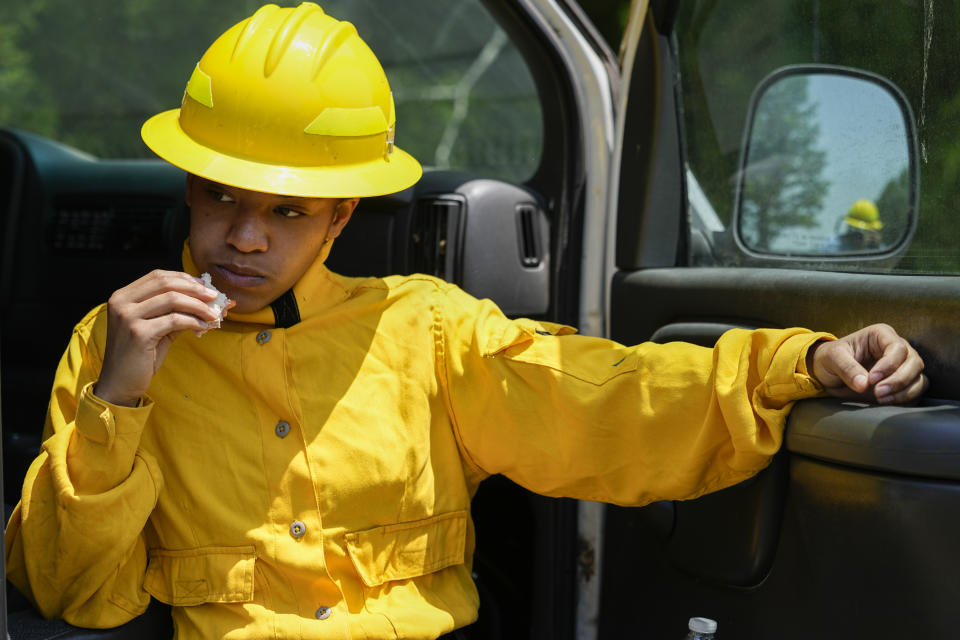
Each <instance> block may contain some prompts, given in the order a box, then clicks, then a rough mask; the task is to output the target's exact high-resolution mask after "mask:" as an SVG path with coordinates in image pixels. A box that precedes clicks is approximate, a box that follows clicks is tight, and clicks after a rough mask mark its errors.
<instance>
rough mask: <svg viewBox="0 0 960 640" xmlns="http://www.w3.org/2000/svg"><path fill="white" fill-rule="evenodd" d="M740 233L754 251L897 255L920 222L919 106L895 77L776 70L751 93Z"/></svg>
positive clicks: (737, 216)
mask: <svg viewBox="0 0 960 640" xmlns="http://www.w3.org/2000/svg"><path fill="white" fill-rule="evenodd" d="M744 131H745V135H744V141H743V146H742V148H741V158H740V170H739V172H738V173H737V191H736V193H737V195H736V203H735V208H734V229H735V239H736V242H737V245H738V247H739V248H740V250H741V251H743V252H744V253H746V254H748V255H751V256H753V257H756V258H765V259H768V260H769V259H774V260H776V259H781V260H783V259H789V260H796V261H804V259H809V258H814V259H816V260H817V261H818V262H820V261H827V262H830V261H837V262H840V261H854V260H856V261H861V262H862V261H866V260H882V259H887V258H890V257H894V256H896V255H898V254H899V253H901V252H902V251H903V250H904V249H906V247H907V246H908V245H909V242H910V239H911V238H912V236H913V232H914V230H915V228H916V224H917V199H918V197H919V188H918V185H919V175H918V174H919V169H918V163H917V137H916V134H915V132H914V125H913V114H912V112H911V110H910V106H909V104H908V103H907V100H906V98H905V97H904V95H903V93H902V92H901V91H900V90H899V89H898V88H897V87H896V86H895V85H893V84H892V83H891V82H889V81H888V80H886V79H884V78H882V77H880V76H877V75H874V74H871V73H868V72H865V71H860V70H857V69H850V68H846V67H836V66H829V65H799V66H789V67H784V68H782V69H778V70H777V71H775V72H774V73H772V74H771V75H769V76H767V77H766V78H765V79H764V80H763V81H762V82H761V83H760V84H759V85H758V87H757V89H756V91H755V92H754V94H753V96H752V98H751V100H750V109H749V112H748V116H747V125H746V127H745V128H744Z"/></svg>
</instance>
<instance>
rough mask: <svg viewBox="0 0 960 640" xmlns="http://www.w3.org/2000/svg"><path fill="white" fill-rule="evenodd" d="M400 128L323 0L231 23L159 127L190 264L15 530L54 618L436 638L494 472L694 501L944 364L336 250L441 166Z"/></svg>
mask: <svg viewBox="0 0 960 640" xmlns="http://www.w3.org/2000/svg"><path fill="white" fill-rule="evenodd" d="M394 127H395V115H394V106H393V99H392V97H391V94H390V90H389V86H388V85H387V81H386V78H385V77H384V74H383V71H382V69H381V68H380V65H379V63H378V62H377V60H376V58H375V57H374V55H373V53H372V52H371V51H370V50H369V49H368V48H367V46H366V45H365V44H364V43H363V41H362V40H361V39H360V38H359V37H358V36H357V34H356V31H355V30H354V28H353V26H352V25H350V24H348V23H344V22H339V21H337V20H334V19H332V18H330V17H328V16H326V15H325V14H324V13H323V12H322V11H321V9H320V8H319V7H318V6H316V5H314V4H311V3H304V4H302V5H301V6H300V7H298V8H296V9H280V8H277V7H275V6H266V7H263V8H261V9H260V10H259V11H257V12H256V14H254V15H253V16H252V17H251V18H249V19H247V20H245V21H244V22H241V23H240V24H238V25H236V26H234V27H233V28H231V29H230V30H228V31H227V32H226V33H225V34H224V35H223V36H221V37H220V38H219V39H218V40H217V41H216V42H214V44H213V45H212V46H211V47H210V49H209V50H208V51H207V52H206V54H205V55H204V56H203V58H202V59H201V60H200V62H199V64H198V65H197V67H196V68H195V69H194V70H193V74H192V75H191V77H190V80H189V82H188V84H187V88H186V92H185V94H184V97H183V105H182V108H181V109H179V110H173V111H168V112H165V113H161V114H159V115H157V116H155V117H154V118H152V119H150V120H149V121H148V122H147V123H146V124H145V125H144V127H143V132H142V133H143V138H144V140H145V141H146V143H147V144H148V145H149V146H150V147H151V148H152V149H153V150H154V151H156V152H157V153H158V154H159V155H160V156H161V157H163V158H165V159H166V160H168V161H169V162H171V163H173V164H175V165H177V166H179V167H181V168H183V169H185V170H186V171H187V172H188V174H189V178H188V181H187V192H186V200H187V202H188V203H189V205H190V210H191V224H190V236H189V240H188V243H187V245H186V246H185V248H184V252H183V268H184V273H180V272H161V271H157V272H153V273H151V274H149V275H147V276H144V277H143V278H141V279H139V280H137V281H136V282H133V283H132V284H130V285H128V286H126V287H124V288H122V289H120V290H118V291H116V292H115V293H114V294H113V295H112V296H111V298H110V300H109V302H108V303H107V304H105V305H101V306H99V307H97V308H95V309H94V310H93V311H91V312H90V313H89V314H88V315H87V317H86V318H84V319H83V320H82V321H81V322H80V324H78V325H77V327H76V329H75V331H74V334H73V337H72V339H71V341H70V344H69V347H68V349H67V351H66V353H65V355H64V357H63V359H62V361H61V363H60V367H59V369H58V371H57V375H56V380H55V383H54V389H53V394H52V399H51V405H50V413H49V418H48V422H47V425H46V431H45V441H44V446H43V451H42V453H41V454H40V456H39V457H38V458H37V459H36V460H35V461H34V463H33V465H32V466H31V468H30V470H29V472H28V474H27V478H26V480H25V483H24V488H23V497H22V500H21V502H20V504H19V505H18V506H17V508H16V510H15V512H14V514H13V516H12V518H11V520H10V523H9V525H8V530H7V549H6V554H7V562H8V576H9V578H10V580H11V581H12V582H13V583H14V584H15V585H17V586H18V587H19V588H20V589H21V590H23V591H24V593H26V594H27V595H28V596H29V597H30V598H31V599H32V601H33V602H34V603H35V604H36V606H37V607H38V608H39V610H40V611H41V612H42V613H43V614H44V615H46V616H49V617H62V618H64V619H65V620H67V621H68V622H71V623H73V624H76V625H79V626H89V627H109V626H114V625H119V624H121V623H123V622H126V621H127V620H129V619H131V618H133V617H134V616H136V615H138V614H139V613H141V612H142V611H143V610H144V609H145V608H146V606H147V604H148V602H149V599H150V597H151V596H153V597H154V598H156V599H158V600H161V601H163V602H167V603H169V604H171V605H173V616H174V621H175V625H176V636H177V638H179V639H181V640H184V639H194V638H197V639H200V638H205V639H209V638H225V637H230V638H264V637H272V638H344V639H346V638H377V639H380V638H436V637H438V636H440V635H442V634H445V633H448V632H450V631H451V630H453V629H456V628H459V627H462V626H464V625H468V624H470V623H471V622H472V621H473V620H474V619H475V618H476V615H477V606H478V598H477V592H476V589H475V587H474V585H473V582H472V580H471V577H470V565H471V559H472V554H473V548H474V538H473V525H472V522H471V520H470V500H471V497H472V496H473V494H474V492H475V491H476V489H477V486H478V484H479V483H480V482H481V481H482V480H483V479H484V478H485V477H487V476H488V475H490V474H495V473H502V474H504V475H506V476H508V477H510V478H512V479H513V480H515V481H516V482H518V483H520V484H521V485H523V486H525V487H528V488H529V489H531V490H533V491H536V492H539V493H542V494H545V495H550V496H571V497H575V498H585V499H591V500H605V501H609V502H614V503H618V504H629V505H642V504H645V503H648V502H650V501H653V500H658V499H687V498H693V497H696V496H698V495H701V494H703V493H705V492H709V491H714V490H717V489H721V488H723V487H726V486H729V485H731V484H734V483H736V482H739V481H741V480H743V479H745V478H748V477H750V476H751V475H752V474H754V473H756V472H757V471H759V470H760V469H762V468H763V467H764V466H765V465H766V464H767V463H768V461H769V458H770V456H771V455H773V453H775V452H776V450H777V449H778V447H779V446H780V443H781V440H782V430H783V425H784V419H785V416H786V414H787V412H788V411H789V409H790V407H791V406H792V404H793V403H794V401H796V400H797V399H800V398H804V397H810V396H814V395H817V394H820V393H823V392H824V389H826V391H828V392H833V393H837V394H843V393H850V394H854V393H857V394H864V395H865V396H866V395H869V396H870V397H872V398H874V399H877V400H879V401H881V402H895V401H903V400H909V399H912V398H915V397H916V396H917V395H919V394H920V393H922V391H923V389H924V387H925V385H926V380H925V378H924V377H923V375H922V373H921V369H922V362H921V361H920V358H919V357H918V356H917V354H916V353H915V352H914V351H913V350H912V349H911V348H910V347H909V345H908V344H907V343H906V341H904V340H903V339H902V338H900V337H899V336H897V335H896V333H894V332H893V330H892V329H890V328H889V327H883V326H873V327H868V328H866V329H863V330H861V331H859V332H856V333H854V334H851V335H850V336H847V337H845V338H842V339H840V340H836V341H834V340H833V338H832V337H831V336H829V335H827V334H820V333H811V332H808V331H806V330H804V329H787V330H758V331H754V332H748V331H733V332H730V333H728V334H726V335H724V336H723V337H722V338H721V339H720V341H719V342H718V344H717V346H716V347H715V348H714V349H713V350H710V349H704V348H700V347H695V346H692V345H686V344H681V343H674V344H668V345H655V344H642V345H639V346H635V347H625V346H622V345H619V344H616V343H613V342H610V341H607V340H602V339H597V338H588V337H582V336H576V335H573V334H574V331H573V330H572V329H570V328H568V327H563V326H559V325H553V324H550V323H545V322H535V321H531V320H523V319H521V320H510V319H507V318H506V317H504V315H503V314H502V313H501V312H500V311H499V310H498V309H497V308H496V307H495V306H494V305H493V304H492V303H491V302H489V301H481V300H477V299H475V298H472V297H471V296H469V295H467V294H466V293H464V292H462V291H461V290H459V289H458V288H456V287H455V286H452V285H450V284H447V283H445V282H442V281H440V280H437V279H435V278H431V277H427V276H410V277H389V278H382V279H377V278H346V277H342V276H339V275H336V274H334V273H331V272H330V271H329V270H327V269H326V267H325V266H324V259H325V258H326V256H327V253H328V251H329V250H330V246H331V242H332V240H333V239H334V238H336V237H337V236H338V235H339V233H340V232H341V230H342V229H343V228H344V226H345V225H346V224H347V223H348V221H349V220H350V217H351V215H352V213H353V210H354V208H355V207H356V205H357V202H358V198H359V197H364V196H374V195H380V194H386V193H391V192H394V191H397V190H401V189H404V188H407V187H409V186H410V185H412V184H413V183H414V182H416V181H417V180H418V178H419V176H420V167H419V165H418V164H417V162H416V161H415V160H414V159H413V158H411V157H410V156H409V155H407V154H406V153H404V152H403V151H401V150H400V149H398V148H397V147H395V146H394V145H393V132H394ZM202 272H209V273H210V274H211V275H212V278H213V282H214V284H215V285H216V287H217V288H219V289H220V290H222V291H223V292H225V293H226V294H227V295H228V296H229V298H230V299H231V301H232V304H233V306H232V309H231V310H230V315H229V318H228V319H227V320H225V321H224V323H223V326H222V328H220V329H218V330H215V331H208V332H206V333H204V334H203V335H202V337H200V338H197V337H195V336H194V335H193V333H194V332H203V331H205V330H206V329H207V328H208V323H209V322H211V321H214V320H215V319H216V314H215V313H214V312H213V311H211V310H210V308H209V306H208V304H207V303H208V302H209V301H211V300H212V299H213V298H214V293H212V292H211V291H210V290H209V289H207V288H205V287H204V285H203V284H202V283H200V282H199V279H198V278H197V277H196V276H198V275H199V274H200V273H202ZM858 359H859V360H860V361H861V362H864V363H870V364H871V365H872V366H871V368H870V370H869V371H868V370H867V369H865V368H864V367H863V366H862V365H861V364H860V363H859V362H858ZM874 363H875V364H874Z"/></svg>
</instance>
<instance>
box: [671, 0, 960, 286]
mask: <svg viewBox="0 0 960 640" xmlns="http://www.w3.org/2000/svg"><path fill="white" fill-rule="evenodd" d="M958 31H960V3H957V2H933V1H932V0H891V1H889V2H882V3H881V2H874V1H873V0H830V1H827V0H763V1H759V0H757V1H751V2H736V3H733V2H720V1H719V0H687V1H684V2H681V4H680V17H679V20H678V27H677V32H678V35H677V45H678V51H679V58H680V73H681V84H682V90H683V99H684V118H683V120H684V128H685V133H686V139H687V153H688V162H689V164H690V167H691V170H692V171H693V172H694V173H695V174H696V176H697V178H698V179H699V181H700V184H701V186H702V187H703V189H704V191H705V192H706V193H707V195H708V197H709V199H710V201H711V203H712V204H713V206H714V207H715V208H716V210H717V213H718V215H719V216H720V217H721V219H722V220H723V221H724V222H725V223H726V224H729V221H730V218H731V210H732V206H733V202H734V185H735V180H732V177H733V176H734V175H735V173H736V170H737V164H738V160H739V152H740V143H741V139H742V135H743V127H744V121H745V118H746V115H747V106H748V104H749V100H750V95H751V93H752V91H753V89H754V87H755V86H756V85H757V84H758V83H759V82H760V81H761V80H762V79H763V78H764V77H765V76H766V75H768V74H769V73H771V72H772V71H773V70H775V69H777V68H779V67H781V66H784V65H788V64H801V63H812V62H816V63H828V64H837V65H845V66H849V67H856V68H859V69H865V70H867V71H871V72H873V73H877V74H879V75H882V76H884V77H886V78H887V79H889V80H891V81H892V82H893V83H894V84H895V85H897V86H898V87H899V88H900V89H901V90H902V91H903V93H904V95H905V96H906V98H907V100H908V102H909V103H910V105H911V107H912V111H913V117H914V122H915V126H916V130H917V135H918V138H919V149H920V153H919V158H917V161H918V163H919V169H920V191H919V194H920V201H919V211H918V224H917V228H916V234H915V236H914V237H913V241H912V243H911V245H910V247H909V249H908V250H907V252H906V253H905V254H904V255H903V256H902V258H901V259H900V260H899V261H897V262H896V263H894V264H884V265H879V266H877V265H876V264H874V265H869V266H866V267H860V266H859V265H857V264H856V263H851V264H850V265H848V266H847V267H846V268H851V269H858V268H868V269H870V270H894V271H901V272H925V273H958V272H960V225H957V224H956V223H955V222H954V220H953V218H954V216H955V213H954V211H953V200H954V198H955V190H956V185H957V179H958V177H960V176H958V173H960V135H958V122H960V120H958V116H960V68H958V65H957V54H958V45H957V42H958V38H957V36H958ZM870 160H871V159H870V158H865V159H864V161H865V162H869V161H870ZM904 178H905V176H904ZM908 186H909V185H906V184H903V180H901V181H899V182H898V183H897V184H895V185H891V190H890V192H889V193H888V194H887V197H888V198H898V199H900V201H902V200H903V198H904V196H905V191H906V190H907V187H908ZM831 268H833V267H831Z"/></svg>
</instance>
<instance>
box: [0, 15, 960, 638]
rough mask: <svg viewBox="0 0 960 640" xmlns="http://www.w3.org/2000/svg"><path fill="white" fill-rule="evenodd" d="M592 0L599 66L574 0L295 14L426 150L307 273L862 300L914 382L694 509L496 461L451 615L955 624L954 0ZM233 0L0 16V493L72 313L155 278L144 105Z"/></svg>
mask: <svg viewBox="0 0 960 640" xmlns="http://www.w3.org/2000/svg"><path fill="white" fill-rule="evenodd" d="M281 4H296V3H295V2H294V3H287V2H283V3H281ZM584 4H585V5H589V4H590V3H588V2H585V3H584ZM598 4H600V3H598ZM620 4H621V5H622V10H623V12H624V15H625V16H626V21H625V24H624V27H623V33H622V42H621V43H620V45H619V53H618V54H615V53H614V52H613V50H612V49H611V46H610V45H609V44H608V43H607V42H606V41H605V39H604V37H603V36H601V35H600V32H599V31H598V30H597V29H596V28H595V27H594V26H593V24H592V22H591V17H590V16H591V15H596V8H594V11H593V12H592V13H591V11H589V9H590V7H589V6H585V7H581V6H579V5H577V4H576V3H575V2H574V1H573V0H442V1H441V0H409V1H407V2H402V3H401V2H385V1H373V0H371V1H369V2H350V1H348V0H330V1H328V2H325V3H323V6H324V9H325V10H326V11H327V12H328V13H330V14H332V15H335V16H337V17H338V18H341V19H346V20H350V21H352V22H354V23H355V24H356V25H357V27H358V30H359V32H360V33H361V34H363V37H364V38H365V39H366V41H367V42H369V43H370V45H371V47H372V48H373V49H374V51H375V52H376V53H377V55H378V57H379V58H380V60H381V61H383V63H384V67H385V68H386V71H387V74H388V77H389V78H390V81H391V85H392V86H393V87H394V92H395V98H396V104H397V121H398V123H399V129H398V131H397V144H398V145H400V146H402V147H403V148H404V149H407V150H408V151H410V152H412V153H413V155H414V156H416V157H418V158H419V159H420V160H421V161H422V162H423V164H424V166H425V169H426V171H425V174H424V177H423V179H422V180H421V181H420V182H419V183H418V184H417V185H415V186H414V187H412V188H410V189H408V190H406V191H404V192H401V193H398V194H394V195H391V196H384V197H379V198H370V199H366V200H364V201H362V202H361V205H360V207H359V209H358V211H357V213H356V215H354V222H352V223H351V225H350V227H348V229H347V231H346V232H345V233H344V235H343V236H342V237H341V238H340V239H339V240H338V241H337V247H336V248H335V250H334V252H333V254H332V256H331V258H330V260H329V264H330V266H331V267H332V268H333V269H334V270H335V271H339V272H342V273H345V274H348V275H386V274H389V273H413V272H423V273H430V274H434V275H437V276H440V277H443V278H446V279H448V280H451V281H453V282H456V283H458V284H459V285H461V286H462V287H463V288H465V289H466V290H467V291H469V292H471V293H473V294H474V295H477V296H481V297H490V298H492V299H493V300H494V301H496V302H497V303H498V304H499V305H500V306H501V307H502V308H503V309H504V310H505V312H507V313H508V314H510V315H514V316H527V317H533V318H536V319H542V320H549V321H553V322H560V323H565V324H572V325H576V326H577V327H579V329H580V331H581V332H582V333H585V334H591V335H601V336H607V337H610V338H613V339H615V340H617V341H619V342H622V343H639V342H643V341H647V340H652V341H660V342H664V341H671V340H684V341H690V342H694V343H697V344H702V345H708V346H709V345H712V344H713V342H714V341H715V340H716V339H717V337H718V336H719V335H720V334H721V333H722V332H724V331H726V330H728V329H730V328H734V327H748V328H750V327H761V326H769V327H789V326H806V327H809V328H811V329H817V330H825V331H831V332H833V333H836V334H843V333H846V332H849V331H852V330H855V329H857V328H859V327H861V326H863V325H866V324H870V323H873V322H886V323H888V324H890V325H892V326H894V327H895V328H896V329H897V330H898V331H899V332H900V333H901V334H902V335H904V336H905V337H906V338H907V339H908V340H910V342H911V343H912V344H913V345H914V346H915V347H916V348H917V349H918V351H920V352H921V354H922V355H923V357H924V359H925V361H926V363H927V373H928V375H929V378H930V380H931V387H930V390H929V393H928V395H927V397H926V398H925V399H923V400H922V401H921V402H920V403H918V404H917V405H915V406H910V407H891V406H876V405H871V404H864V403H853V402H845V401H841V400H837V399H815V400H807V401H803V402H800V403H798V405H797V406H796V407H795V408H794V410H793V412H792V414H791V417H790V420H789V423H788V430H787V435H786V441H785V445H784V447H783V449H782V451H781V452H780V453H779V454H778V455H777V456H776V458H775V460H774V462H773V464H772V465H771V466H770V467H769V468H768V469H766V470H765V471H764V472H762V473H761V474H760V475H759V476H757V477H756V478H754V479H752V480H750V481H748V482H746V483H743V484H741V485H737V486H735V487H732V488H730V489H727V490H724V491H721V492H718V493H715V494H711V495H708V496H705V497H703V498H700V499H697V500H693V501H689V502H658V503H654V504H651V505H649V506H646V507H643V508H626V507H615V506H610V505H600V504H596V503H589V502H577V501H573V500H565V499H551V498H544V497H541V496H537V495H534V494H531V493H530V492H528V491H526V490H525V489H523V488H521V487H519V486H517V485H515V484H513V483H512V482H510V481H508V480H506V479H504V478H499V477H494V478H491V479H490V480H488V481H486V482H485V483H484V485H483V486H482V487H481V489H480V491H479V493H478V494H477V496H476V498H475V500H474V504H473V515H474V519H475V522H476V530H477V540H478V550H477V556H476V558H475V572H476V576H475V577H476V580H477V583H478V585H479V586H480V591H481V619H480V621H479V622H478V623H477V624H476V625H474V626H473V627H470V628H469V629H467V630H466V634H467V637H470V638H475V639H477V640H488V639H489V640H497V639H513V638H517V639H530V640H547V639H549V640H574V639H576V640H595V639H601V640H606V639H618V640H621V639H625V638H650V639H653V638H680V637H682V635H683V634H684V633H685V630H686V623H687V619H688V618H690V617H691V616H706V617H710V618H713V619H714V620H716V621H717V622H718V625H719V630H718V631H719V633H718V637H721V638H731V639H733V638H738V639H740V640H750V639H758V640H759V639H765V638H777V639H778V640H801V639H804V640H805V639H808V638H820V639H824V640H831V639H834V638H836V639H838V640H839V639H841V638H842V639H847V638H872V639H883V638H890V639H893V638H897V639H900V638H905V637H953V636H955V635H956V631H955V627H956V625H955V622H954V607H955V606H956V603H957V602H958V601H960V580H958V579H957V577H956V576H957V573H958V569H960V545H957V544H956V541H957V540H958V539H960V404H958V402H960V286H958V283H960V280H958V279H957V274H958V273H960V225H958V224H957V223H956V221H955V220H954V218H955V211H954V206H953V203H954V202H955V200H956V188H957V184H958V173H960V143H958V140H960V136H958V123H960V117H958V116H960V71H958V67H957V65H956V59H957V55H958V47H960V45H958V44H957V43H958V42H960V39H958V38H956V37H954V36H955V35H960V34H958V33H957V30H958V25H960V3H958V2H955V1H954V0H945V1H938V2H936V3H934V2H933V0H897V1H895V2H893V1H891V2H887V3H883V4H882V5H881V4H880V3H877V2H875V1H873V0H741V1H739V2H735V3H734V2H727V3H721V2H717V1H716V0H634V1H633V2H632V3H629V6H627V5H628V3H620ZM252 8H253V7H252V5H250V3H249V2H212V1H209V0H203V1H197V0H162V1H161V0H142V1H139V2H136V3H134V2H125V3H112V2H84V3H77V2H66V1H64V0H43V1H33V2H28V3H27V2H24V3H18V2H9V3H6V4H4V5H3V6H0V34H2V37H0V87H3V89H2V92H0V95H2V100H0V216H2V217H0V246H2V251H0V269H2V270H0V309H2V318H0V356H2V383H0V389H2V434H3V459H2V467H3V474H2V476H3V493H4V501H5V503H6V504H7V505H8V512H9V507H10V506H11V505H13V504H16V502H17V500H18V498H19V494H20V485H21V482H22V479H23V475H24V473H25V471H26V468H27V466H28V465H29V463H30V461H31V460H32V459H33V458H34V457H35V456H36V454H37V452H38V450H39V447H40V433H41V430H42V425H43V420H44V412H45V409H46V403H47V398H48V395H49V389H50V384H51V381H52V376H53V371H54V368H55V366H56V364H57V361H58V359H59V357H60V355H61V353H62V350H63V348H64V347H65V345H66V343H67V340H68V338H69V335H70V331H71V328H72V326H73V325H74V323H76V322H77V321H78V320H79V319H80V318H81V317H82V316H83V315H84V313H86V311H87V310H89V309H90V308H91V307H92V306H94V305H95V304H97V303H99V302H102V301H104V300H106V299H107V297H109V295H110V292H112V291H113V290H115V289H116V288H118V287H120V286H122V285H124V284H126V283H128V282H130V281H132V280H134V279H136V278H137V277H139V276H140V275H142V274H143V273H145V272H147V271H148V270H150V269H152V268H155V267H165V268H174V269H176V268H179V255H180V247H181V244H182V241H183V239H184V237H185V235H186V226H185V221H186V208H185V204H184V202H183V196H182V194H183V185H184V175H183V173H182V172H181V171H180V170H179V169H176V168H173V167H171V166H170V165H167V164H165V163H163V162H162V161H160V160H158V159H156V158H154V157H152V156H151V155H150V153H149V151H148V150H147V149H146V148H145V147H144V146H143V145H142V143H141V142H140V139H139V135H138V131H139V127H140V125H141V123H142V122H143V121H144V120H145V119H146V118H147V117H148V116H149V115H152V114H153V113H155V112H157V111H160V110H161V109H165V108H169V107H171V106H174V105H176V104H177V103H178V102H179V98H180V95H181V94H182V91H183V82H184V80H185V78H186V75H185V70H189V69H191V68H192V67H193V65H194V64H195V62H196V60H197V59H198V58H199V56H200V55H201V54H202V52H203V49H204V48H205V46H206V45H207V44H208V43H209V42H211V41H212V40H213V38H214V37H215V36H216V35H217V34H218V33H220V31H221V30H222V29H223V28H224V26H225V25H228V24H232V23H233V22H236V21H237V20H239V19H241V18H242V17H244V16H246V15H249V13H250V12H251V11H252ZM627 427H628V425H624V428H627ZM3 611H7V612H8V613H7V618H6V624H7V628H8V631H9V633H10V637H12V638H26V637H30V638H40V637H49V638H53V637H57V638H67V637H71V638H134V637H136V638H141V639H144V638H153V637H157V638H160V637H170V635H171V629H170V622H169V614H168V613H167V612H166V611H164V609H163V607H162V606H159V605H158V606H155V607H151V609H150V610H148V613H147V614H145V616H144V617H142V618H140V619H137V620H134V621H133V622H131V623H129V624H128V625H125V626H124V627H120V628H118V629H114V630H99V631H96V630H83V629H76V628H71V627H69V626H68V625H66V624H65V623H62V622H59V621H45V620H42V619H40V618H39V617H38V616H37V614H36V613H34V612H33V611H32V609H31V608H30V605H29V603H27V602H25V601H24V600H23V598H22V596H19V595H18V594H16V593H14V592H13V590H12V589H8V594H7V607H6V609H4V608H3V607H0V612H3Z"/></svg>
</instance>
